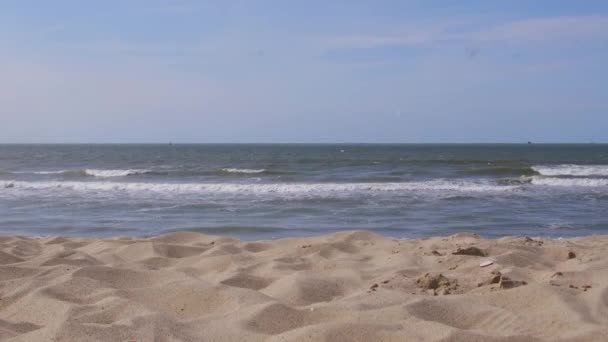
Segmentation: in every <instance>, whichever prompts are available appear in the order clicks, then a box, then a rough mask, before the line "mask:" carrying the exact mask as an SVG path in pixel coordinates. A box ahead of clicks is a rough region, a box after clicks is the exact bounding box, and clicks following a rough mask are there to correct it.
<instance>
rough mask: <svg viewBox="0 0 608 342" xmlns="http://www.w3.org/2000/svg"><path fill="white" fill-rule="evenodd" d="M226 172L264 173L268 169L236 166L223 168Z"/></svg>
mask: <svg viewBox="0 0 608 342" xmlns="http://www.w3.org/2000/svg"><path fill="white" fill-rule="evenodd" d="M222 171H224V172H228V173H262V172H264V171H266V169H234V168H225V169H222Z"/></svg>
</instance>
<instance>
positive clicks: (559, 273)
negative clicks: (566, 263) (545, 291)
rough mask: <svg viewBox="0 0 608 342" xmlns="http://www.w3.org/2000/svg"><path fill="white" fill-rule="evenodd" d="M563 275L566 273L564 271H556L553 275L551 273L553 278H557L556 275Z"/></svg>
mask: <svg viewBox="0 0 608 342" xmlns="http://www.w3.org/2000/svg"><path fill="white" fill-rule="evenodd" d="M563 275H564V274H563V273H562V272H555V273H553V275H551V278H555V277H561V276H563Z"/></svg>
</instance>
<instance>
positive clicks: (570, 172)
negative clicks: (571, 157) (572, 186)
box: [532, 164, 608, 176]
mask: <svg viewBox="0 0 608 342" xmlns="http://www.w3.org/2000/svg"><path fill="white" fill-rule="evenodd" d="M532 169H533V170H534V171H536V172H538V173H539V174H541V175H543V176H608V165H574V164H563V165H537V166H532Z"/></svg>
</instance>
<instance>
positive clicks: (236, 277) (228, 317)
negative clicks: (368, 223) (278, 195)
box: [0, 231, 608, 341]
mask: <svg viewBox="0 0 608 342" xmlns="http://www.w3.org/2000/svg"><path fill="white" fill-rule="evenodd" d="M487 261H491V262H493V263H492V264H491V265H488V266H485V267H481V266H480V265H481V264H483V263H484V262H487ZM606 334H608V235H592V236H583V237H575V238H563V239H553V238H530V237H521V236H511V237H503V238H498V239H484V238H481V237H479V236H478V235H475V234H471V233H459V234H455V235H450V236H435V237H430V238H417V239H393V238H389V237H385V236H380V235H377V234H375V233H372V232H369V231H340V232H337V233H332V234H327V235H320V236H311V237H296V238H279V239H274V240H238V239H234V238H229V237H220V236H213V235H206V234H200V233H195V232H188V231H182V232H175V233H170V234H164V235H157V236H152V237H124V236H123V237H112V238H88V237H59V236H52V237H24V236H17V235H0V339H2V340H9V341H43V340H56V341H72V340H91V341H96V340H98V341H106V340H116V341H123V340H125V341H148V340H154V339H155V338H156V339H158V340H160V341H164V340H167V341H175V340H180V341H199V340H213V341H236V340H247V341H319V340H332V341H356V340H360V341H367V340H378V341H402V340H425V341H446V340H450V341H451V340H455V341H475V340H483V341H506V340H509V341H511V340H520V341H529V340H541V341H542V340H546V341H556V340H560V339H561V340H568V341H601V340H603V338H605V336H606Z"/></svg>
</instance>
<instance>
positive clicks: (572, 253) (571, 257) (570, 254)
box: [568, 251, 576, 259]
mask: <svg viewBox="0 0 608 342" xmlns="http://www.w3.org/2000/svg"><path fill="white" fill-rule="evenodd" d="M574 258H576V254H575V253H574V252H572V251H570V252H568V259H574Z"/></svg>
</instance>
